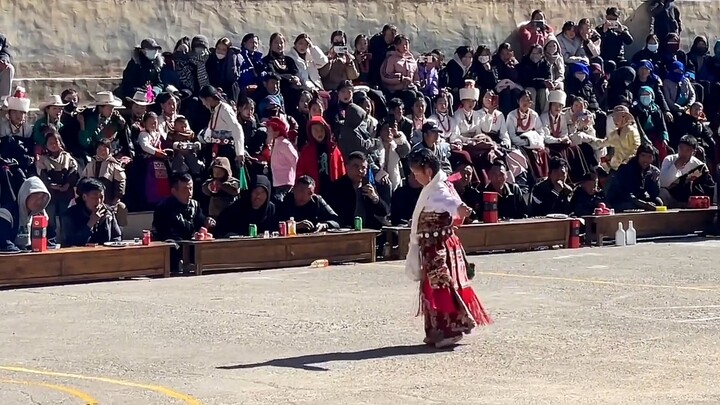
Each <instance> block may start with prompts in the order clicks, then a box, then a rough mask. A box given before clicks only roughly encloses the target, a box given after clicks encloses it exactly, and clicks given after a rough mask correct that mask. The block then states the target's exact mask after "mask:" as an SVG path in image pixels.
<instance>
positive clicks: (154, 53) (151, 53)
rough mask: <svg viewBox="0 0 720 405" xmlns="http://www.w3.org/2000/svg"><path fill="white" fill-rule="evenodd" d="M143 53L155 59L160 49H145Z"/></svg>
mask: <svg viewBox="0 0 720 405" xmlns="http://www.w3.org/2000/svg"><path fill="white" fill-rule="evenodd" d="M143 53H144V54H145V56H146V57H147V58H148V59H150V60H153V59H155V57H156V56H157V54H158V51H157V50H156V49H143Z"/></svg>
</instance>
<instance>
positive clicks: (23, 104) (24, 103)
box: [5, 97, 30, 113]
mask: <svg viewBox="0 0 720 405" xmlns="http://www.w3.org/2000/svg"><path fill="white" fill-rule="evenodd" d="M5 104H6V105H7V109H8V110H15V111H21V112H24V113H26V112H29V111H30V99H29V98H19V97H8V98H7V99H6V100H5Z"/></svg>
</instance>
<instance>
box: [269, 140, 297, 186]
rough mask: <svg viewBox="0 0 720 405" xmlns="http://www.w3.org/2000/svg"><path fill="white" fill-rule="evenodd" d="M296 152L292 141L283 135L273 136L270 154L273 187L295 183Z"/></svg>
mask: <svg viewBox="0 0 720 405" xmlns="http://www.w3.org/2000/svg"><path fill="white" fill-rule="evenodd" d="M297 161H298V153H297V150H295V146H293V144H292V142H290V140H289V139H287V138H285V137H278V138H275V142H274V143H273V147H272V152H271V154H270V170H271V171H272V177H273V187H282V186H292V185H294V184H295V170H296V166H297Z"/></svg>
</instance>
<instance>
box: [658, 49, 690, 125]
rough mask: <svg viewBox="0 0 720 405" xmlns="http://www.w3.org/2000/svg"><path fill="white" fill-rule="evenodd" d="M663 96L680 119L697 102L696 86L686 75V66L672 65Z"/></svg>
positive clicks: (676, 62) (664, 82) (678, 63)
mask: <svg viewBox="0 0 720 405" xmlns="http://www.w3.org/2000/svg"><path fill="white" fill-rule="evenodd" d="M663 95H664V96H665V100H666V101H667V103H668V107H670V112H672V113H673V115H674V118H675V119H677V118H680V116H681V115H682V114H684V113H685V112H686V111H687V110H688V109H689V108H690V106H691V105H692V104H693V103H694V102H695V86H693V84H692V82H691V81H690V79H689V78H688V77H687V74H686V73H685V65H683V64H682V62H678V61H675V62H673V63H672V64H671V65H670V69H669V71H668V73H667V76H666V78H665V81H663Z"/></svg>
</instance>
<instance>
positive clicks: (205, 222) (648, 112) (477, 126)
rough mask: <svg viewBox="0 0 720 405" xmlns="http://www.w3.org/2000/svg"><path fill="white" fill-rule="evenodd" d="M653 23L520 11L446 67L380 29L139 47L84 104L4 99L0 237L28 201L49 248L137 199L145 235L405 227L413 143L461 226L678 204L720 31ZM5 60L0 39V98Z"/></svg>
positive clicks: (710, 152) (716, 77)
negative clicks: (440, 173)
mask: <svg viewBox="0 0 720 405" xmlns="http://www.w3.org/2000/svg"><path fill="white" fill-rule="evenodd" d="M652 13H653V25H652V30H653V32H654V33H653V34H651V35H649V36H648V37H647V38H645V39H644V46H643V48H642V50H640V51H638V52H637V53H636V54H635V55H632V56H631V57H630V58H626V53H625V47H626V46H628V45H631V44H632V43H633V41H635V39H634V38H633V36H632V35H631V33H630V31H629V30H628V28H627V27H626V26H624V25H623V24H622V20H621V17H622V16H621V12H620V10H618V9H617V8H615V7H611V8H608V9H607V12H606V15H605V16H604V17H603V18H602V19H601V20H600V21H599V22H597V24H592V23H591V21H590V20H589V19H587V18H583V19H581V20H580V21H578V22H577V23H576V22H573V21H568V22H566V23H565V24H563V26H562V27H561V28H560V29H555V28H553V27H551V26H549V25H548V23H547V22H546V20H545V17H544V14H543V12H542V11H541V10H536V11H534V12H533V13H532V15H531V20H530V21H529V22H528V23H527V24H524V25H523V26H521V27H520V29H519V30H518V34H517V35H518V38H517V39H518V41H517V42H518V43H519V44H520V49H517V50H515V49H514V48H513V47H512V46H511V45H510V44H509V43H502V44H499V45H498V46H497V47H496V48H493V47H491V46H490V45H480V46H478V47H477V48H476V49H473V48H471V47H470V46H467V45H463V46H460V47H458V48H457V49H456V50H455V52H454V53H453V54H452V55H451V56H449V57H445V55H444V54H443V52H441V51H439V50H431V51H429V52H424V53H421V54H419V55H418V54H417V53H414V52H413V50H412V48H411V42H410V40H409V38H408V37H407V36H405V35H403V34H402V33H399V32H398V30H397V28H396V27H395V26H394V25H390V24H388V25H386V26H384V27H383V28H382V31H381V32H379V33H377V34H375V35H372V36H369V37H368V36H366V35H363V34H361V35H357V36H356V37H355V38H354V40H352V41H348V37H347V33H345V32H343V31H335V32H333V33H332V34H331V35H330V36H329V41H328V42H325V41H322V40H319V39H317V38H310V36H308V35H307V34H304V33H303V34H300V35H298V36H296V37H295V38H294V39H293V40H292V43H290V42H289V41H288V40H287V39H286V37H285V36H284V35H283V34H281V33H275V34H273V35H272V36H271V37H270V38H269V42H268V46H269V50H268V52H267V53H266V54H264V55H263V54H262V53H261V52H260V51H259V49H260V41H261V39H259V38H258V37H257V36H256V35H254V34H247V35H245V36H244V37H243V38H242V41H241V43H240V44H238V45H239V46H236V45H234V44H233V43H232V42H231V41H230V40H229V39H228V38H220V39H219V40H217V41H216V42H215V44H214V46H213V45H211V43H210V42H209V40H208V39H207V38H206V37H204V36H202V35H197V36H195V37H193V38H189V37H184V38H181V39H180V40H178V41H177V43H176V44H175V46H174V47H173V48H172V50H169V51H165V52H164V50H163V49H162V48H161V46H160V45H159V44H158V43H157V41H155V40H154V39H151V38H148V39H145V40H143V41H142V42H141V43H140V44H139V45H138V46H137V47H136V48H135V49H134V52H133V56H132V58H131V59H130V60H129V61H128V64H127V67H126V68H125V70H124V72H123V78H122V82H121V84H120V86H119V88H117V89H115V90H114V91H113V92H110V91H106V92H100V93H98V94H97V95H96V96H95V97H94V100H92V102H90V103H89V104H88V105H87V107H85V108H79V107H78V106H79V105H83V102H82V101H81V100H79V96H78V93H77V92H76V91H75V90H73V89H67V90H65V91H64V92H63V93H62V94H60V95H49V96H48V97H47V99H46V100H43V101H42V102H41V103H40V109H41V114H40V116H39V118H38V119H37V120H36V121H35V122H34V124H32V125H31V123H30V122H29V120H28V118H27V113H28V111H29V107H30V100H28V99H27V98H26V97H25V94H24V92H23V90H22V89H18V90H16V91H15V92H14V93H13V94H9V95H10V97H7V98H6V101H5V113H4V114H3V117H2V121H0V159H1V161H2V165H3V166H4V168H5V170H4V171H2V173H0V176H2V178H1V179H0V206H2V208H3V209H2V210H0V241H4V242H3V245H2V246H0V249H3V250H6V251H7V250H14V249H21V250H22V249H25V248H26V247H27V235H28V227H27V224H28V218H29V217H32V215H35V214H37V213H39V212H43V211H44V212H46V215H47V216H48V217H49V219H50V223H51V228H55V225H58V224H59V225H60V229H61V232H59V234H58V239H59V240H60V242H61V243H62V245H63V246H66V245H84V244H87V243H103V242H106V241H109V240H117V239H120V238H122V231H121V229H122V226H124V225H125V223H126V220H127V218H126V217H127V212H128V210H129V211H130V212H132V211H144V210H152V211H154V212H155V214H154V223H153V230H154V233H155V238H157V239H160V240H167V239H173V240H181V239H189V238H191V237H192V235H193V234H194V233H195V232H197V231H198V230H199V229H200V228H201V227H208V228H212V229H213V233H214V234H215V236H216V237H224V236H229V235H247V233H248V225H249V224H254V225H256V227H257V232H258V233H260V234H262V233H263V232H264V231H269V232H273V231H276V230H277V229H278V223H279V221H283V220H287V219H289V218H290V217H292V218H294V219H295V221H297V224H298V230H299V231H300V232H318V231H324V230H327V229H333V228H350V227H352V226H353V223H354V219H355V218H356V217H360V218H362V220H363V225H364V226H365V227H367V228H375V229H378V228H380V227H381V226H383V225H385V224H394V225H398V224H407V223H408V221H409V220H410V218H411V215H412V212H413V208H414V205H415V202H416V201H417V198H418V196H419V194H420V185H419V184H418V183H417V182H416V181H415V180H414V179H413V176H412V173H411V172H410V171H409V170H408V168H407V166H406V159H407V156H408V154H409V153H413V151H417V150H419V149H428V150H430V151H431V152H432V153H433V154H435V155H436V156H437V157H438V158H439V159H440V161H441V162H442V169H443V170H444V171H445V172H447V173H448V174H452V173H457V174H458V175H456V176H453V177H452V179H454V180H453V181H454V183H455V187H456V189H457V190H458V192H459V193H460V194H461V196H462V198H463V200H465V202H466V203H467V204H468V205H469V206H471V207H473V208H474V210H475V213H474V214H473V215H472V216H471V217H470V218H469V219H468V220H469V221H473V220H481V219H482V210H483V204H482V193H483V192H484V191H493V192H497V193H499V214H500V217H501V218H502V219H513V218H524V217H527V216H545V215H548V214H569V215H587V214H590V213H592V212H593V210H594V209H595V207H597V205H598V204H599V203H600V202H604V203H606V204H607V205H608V206H610V207H613V208H615V209H616V211H624V210H651V209H654V207H655V206H657V205H668V206H671V207H683V206H684V205H685V204H687V201H688V198H689V196H692V195H710V196H712V195H714V177H715V173H714V172H715V170H714V167H715V166H716V164H717V163H718V155H717V154H716V152H717V150H716V139H717V138H716V133H717V126H718V121H719V118H720V115H719V114H718V111H719V107H720V105H719V104H718V101H717V100H720V83H719V82H720V41H719V42H716V43H715V45H714V48H713V51H714V55H713V54H711V53H710V52H709V42H708V39H707V38H706V37H697V38H696V39H695V40H694V41H693V44H692V46H691V47H690V48H689V49H687V50H683V47H682V46H681V44H680V34H681V32H682V28H683V27H682V22H681V20H680V12H679V10H678V8H677V7H676V6H675V4H674V2H672V0H666V1H665V2H660V1H656V2H655V3H654V4H653V7H652ZM3 42H5V41H4V39H3V38H0V45H1V44H2V43H3ZM11 60H12V59H11V58H10V57H9V54H8V53H7V52H5V48H3V50H0V91H4V90H3V89H5V88H6V87H5V86H4V83H5V76H6V73H5V72H6V70H7V69H11V68H12V65H11V64H10V63H11ZM9 74H10V76H12V72H9ZM108 90H110V89H108ZM8 92H9V90H8ZM123 106H124V108H122V107H123ZM709 168H713V169H712V170H711V169H709Z"/></svg>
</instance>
